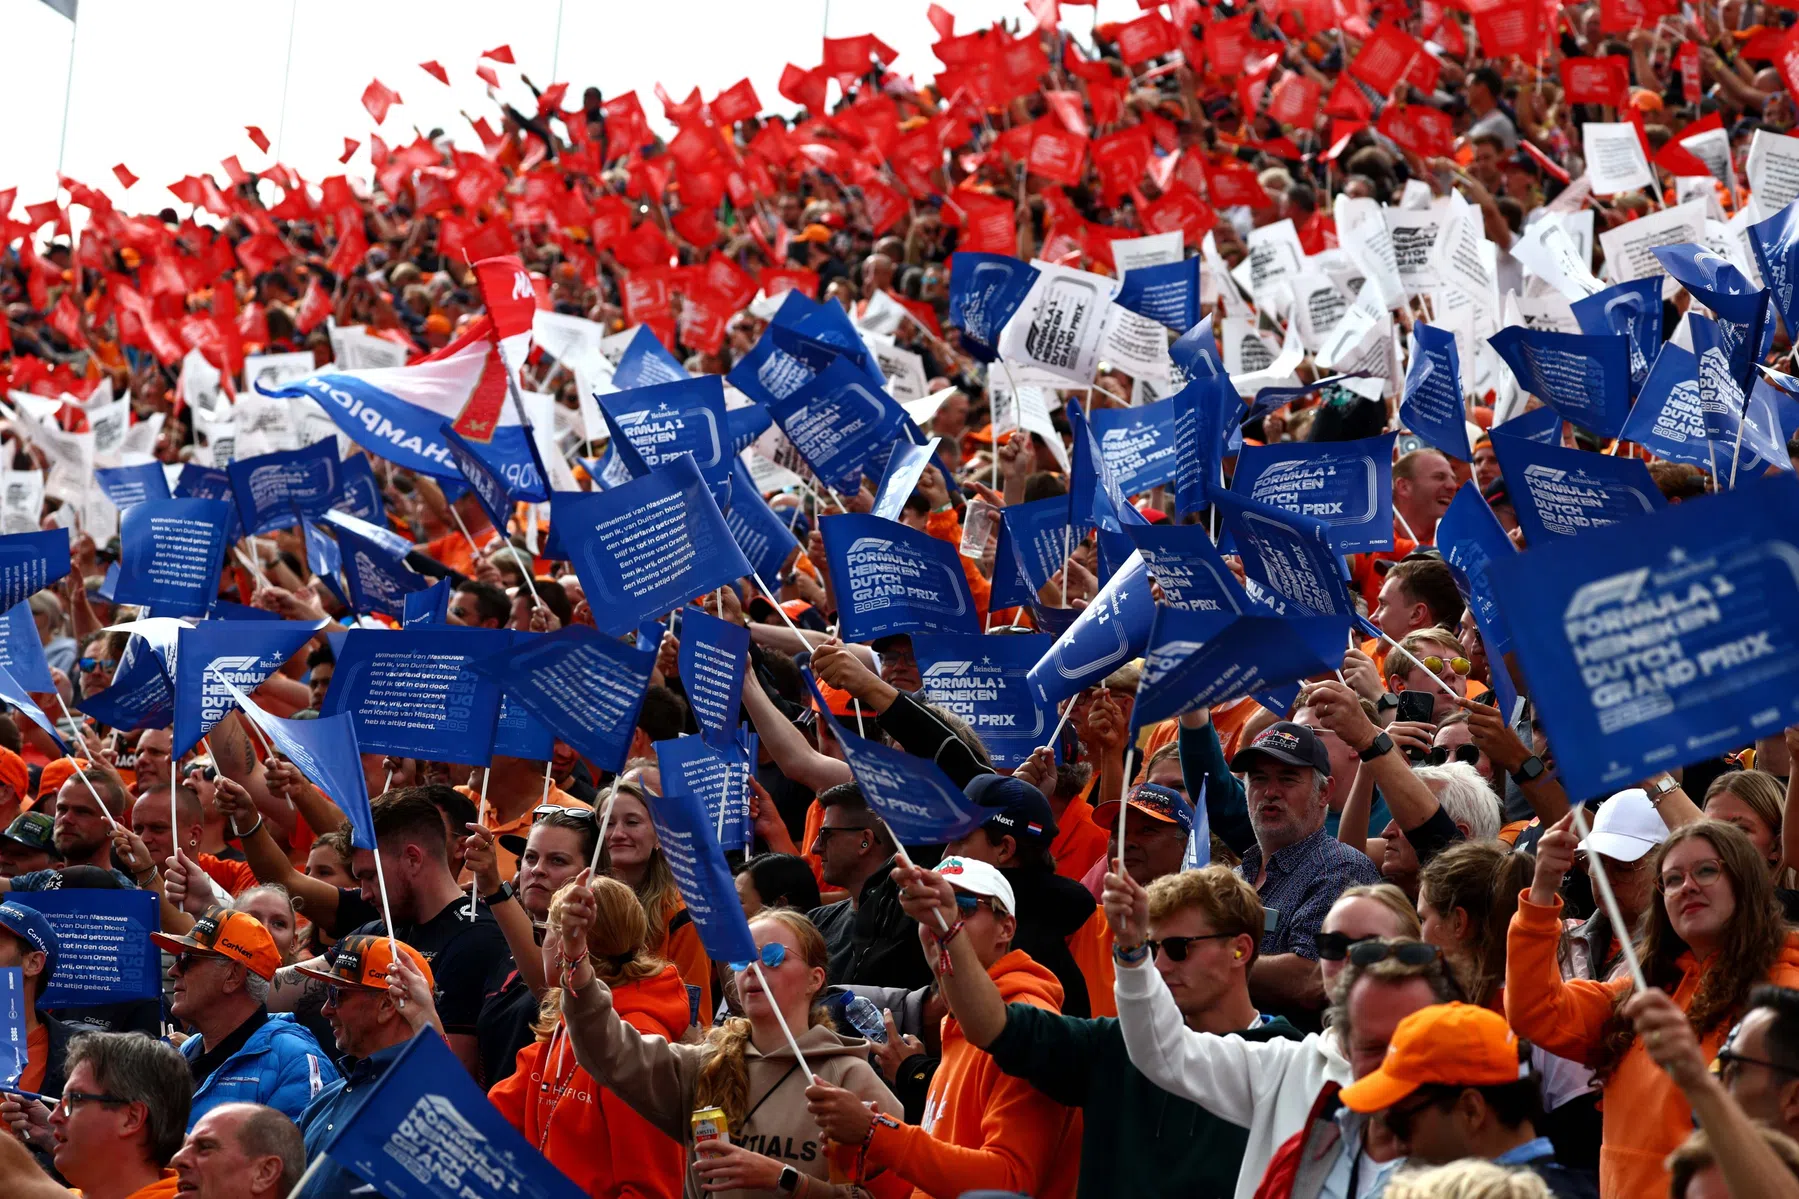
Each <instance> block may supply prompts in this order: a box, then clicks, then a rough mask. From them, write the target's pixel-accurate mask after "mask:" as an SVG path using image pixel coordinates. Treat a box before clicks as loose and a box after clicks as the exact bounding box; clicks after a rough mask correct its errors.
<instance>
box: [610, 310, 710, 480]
mask: <svg viewBox="0 0 1799 1199" xmlns="http://www.w3.org/2000/svg"><path fill="white" fill-rule="evenodd" d="M652 340H654V339H652ZM598 402H599V404H600V406H601V407H602V408H603V409H604V410H605V412H606V415H607V417H608V418H609V420H610V422H611V424H612V427H613V428H614V429H616V430H617V431H618V432H617V436H616V437H615V440H617V439H618V438H619V437H622V439H623V440H624V441H625V442H627V443H628V444H629V446H630V448H631V449H632V450H635V451H636V454H637V457H638V459H639V460H640V461H641V462H642V463H643V464H644V466H645V467H646V468H654V467H658V466H661V465H662V464H663V463H665V462H667V461H669V460H670V459H672V458H675V457H678V456H679V455H681V454H692V455H693V461H694V465H695V466H698V467H699V468H700V474H701V475H703V476H705V479H706V482H707V483H708V484H709V485H710V486H711V487H712V491H713V494H714V495H715V496H717V497H718V498H719V502H720V503H721V504H722V503H724V502H725V501H726V499H727V497H728V496H729V494H730V492H729V490H728V489H729V487H730V480H731V464H732V463H733V462H734V461H735V452H734V451H733V450H732V449H731V430H730V423H729V420H728V419H727V416H726V413H725V381H724V379H723V378H721V377H720V376H718V375H701V376H700V377H699V378H697V379H688V378H685V377H683V378H682V379H681V380H679V381H678V382H673V383H660V384H657V385H655V386H653V387H639V388H637V389H636V390H634V391H625V392H617V393H614V394H612V395H607V396H600V397H598Z"/></svg>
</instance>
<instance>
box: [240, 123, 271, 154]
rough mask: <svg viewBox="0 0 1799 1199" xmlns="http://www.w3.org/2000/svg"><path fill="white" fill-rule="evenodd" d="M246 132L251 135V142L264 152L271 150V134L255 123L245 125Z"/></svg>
mask: <svg viewBox="0 0 1799 1199" xmlns="http://www.w3.org/2000/svg"><path fill="white" fill-rule="evenodd" d="M244 132H245V133H247V134H249V135H250V144H251V145H253V146H255V147H256V148H257V149H258V150H261V151H262V152H263V153H264V154H267V153H268V152H269V135H268V134H266V133H264V132H263V131H262V130H260V129H258V128H257V127H256V126H254V125H245V126H244Z"/></svg>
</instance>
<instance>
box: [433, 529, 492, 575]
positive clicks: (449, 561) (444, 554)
mask: <svg viewBox="0 0 1799 1199" xmlns="http://www.w3.org/2000/svg"><path fill="white" fill-rule="evenodd" d="M469 533H470V534H471V535H472V536H473V537H474V539H475V544H476V545H478V546H480V547H481V549H482V551H483V552H485V551H486V550H487V547H488V546H490V545H492V544H493V543H494V542H496V541H498V540H499V539H500V535H499V534H498V533H496V532H494V528H493V526H492V525H488V526H486V527H485V528H482V529H470V530H469ZM424 549H425V553H426V554H427V555H429V556H430V557H432V558H435V559H437V561H439V562H442V563H443V564H444V565H445V566H447V567H449V568H450V569H451V570H454V571H457V572H458V573H460V574H465V575H468V576H469V577H471V578H473V577H474V574H475V552H474V550H472V549H470V548H469V543H468V538H467V537H464V536H463V535H462V530H461V529H455V530H453V531H451V532H449V533H445V534H444V535H443V536H442V537H439V538H438V539H437V540H435V541H427V542H426V543H425V546H424Z"/></svg>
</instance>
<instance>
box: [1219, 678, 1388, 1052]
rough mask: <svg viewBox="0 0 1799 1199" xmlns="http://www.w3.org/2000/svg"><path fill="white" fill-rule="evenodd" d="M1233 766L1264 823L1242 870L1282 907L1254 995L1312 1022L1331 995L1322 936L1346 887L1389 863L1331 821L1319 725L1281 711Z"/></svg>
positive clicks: (1256, 968) (1258, 967) (1268, 901)
mask: <svg viewBox="0 0 1799 1199" xmlns="http://www.w3.org/2000/svg"><path fill="white" fill-rule="evenodd" d="M1344 690H1345V692H1347V690H1348V689H1347V688H1345V689H1344ZM1352 698H1353V697H1352ZM1359 711H1360V709H1359V708H1358V713H1359ZM1231 769H1232V770H1233V771H1235V772H1237V773H1239V774H1243V775H1244V776H1245V788H1244V791H1245V799H1246V800H1247V802H1248V805H1249V823H1250V827H1251V829H1252V830H1253V831H1254V833H1255V844H1253V845H1251V846H1249V847H1248V848H1247V849H1245V850H1244V852H1243V862H1242V865H1240V866H1239V867H1238V868H1237V872H1238V873H1239V874H1241V875H1242V876H1243V878H1244V880H1245V881H1247V882H1248V883H1249V884H1250V885H1251V886H1253V887H1254V888H1255V889H1256V893H1257V894H1258V895H1259V896H1260V897H1261V900H1262V906H1263V907H1264V908H1269V909H1273V911H1274V912H1275V913H1277V915H1276V919H1275V923H1274V927H1273V928H1271V929H1268V930H1267V931H1265V932H1264V933H1263V934H1262V944H1261V947H1260V951H1259V953H1258V957H1257V960H1256V962H1255V964H1254V965H1253V966H1251V967H1250V972H1249V994H1250V998H1251V999H1253V1000H1254V1001H1255V1003H1256V1006H1257V1007H1259V1008H1262V1009H1263V1010H1265V1011H1266V1010H1270V1009H1272V1010H1273V1011H1275V1012H1277V1013H1279V1014H1281V1015H1285V1016H1289V1017H1290V1018H1291V1017H1295V1016H1297V1017H1299V1018H1301V1019H1303V1020H1304V1021H1305V1024H1306V1025H1307V1026H1308V1027H1313V1026H1316V1024H1317V1013H1318V1012H1320V1011H1321V1010H1323V1008H1324V1000H1325V996H1324V980H1323V978H1322V976H1321V975H1320V973H1319V969H1318V950H1317V947H1316V945H1315V944H1314V938H1315V937H1316V936H1317V935H1318V931H1319V929H1320V928H1321V927H1323V924H1324V916H1325V913H1326V912H1328V911H1330V906H1331V904H1333V903H1335V902H1336V900H1337V896H1338V895H1340V894H1342V893H1343V891H1344V889H1345V888H1348V887H1353V886H1356V885H1358V884H1362V883H1375V882H1379V881H1380V872H1379V871H1378V870H1376V869H1375V868H1374V863H1373V862H1371V861H1369V860H1368V857H1367V855H1366V854H1363V853H1360V852H1358V851H1357V850H1354V849H1351V848H1350V847H1349V846H1347V845H1344V844H1343V843H1342V842H1340V841H1338V840H1336V839H1335V838H1333V837H1332V836H1331V835H1330V833H1329V832H1327V831H1326V830H1325V827H1324V817H1325V812H1326V810H1327V808H1328V807H1329V799H1328V786H1329V782H1330V772H1331V764H1330V755H1329V754H1328V752H1327V751H1326V750H1325V747H1324V743H1323V742H1322V741H1320V740H1319V739H1318V735H1317V734H1316V733H1314V732H1313V731H1312V730H1311V729H1310V728H1308V727H1307V726H1305V725H1303V724H1294V723H1293V722H1291V721H1287V720H1279V721H1276V722H1275V723H1273V724H1271V725H1269V726H1268V727H1267V728H1265V729H1263V730H1262V731H1261V732H1260V733H1259V734H1257V735H1256V739H1255V740H1254V741H1252V742H1251V743H1250V744H1249V745H1247V746H1245V747H1244V748H1243V749H1240V750H1238V751H1237V755H1236V757H1234V758H1232V759H1231Z"/></svg>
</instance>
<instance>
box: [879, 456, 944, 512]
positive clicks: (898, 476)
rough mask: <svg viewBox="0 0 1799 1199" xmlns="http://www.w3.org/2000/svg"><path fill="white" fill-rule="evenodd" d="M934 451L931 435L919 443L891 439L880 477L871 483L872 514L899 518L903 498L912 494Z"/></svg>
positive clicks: (904, 503)
mask: <svg viewBox="0 0 1799 1199" xmlns="http://www.w3.org/2000/svg"><path fill="white" fill-rule="evenodd" d="M936 452H937V439H936V438H935V437H933V438H931V440H930V441H929V442H927V443H925V444H922V445H913V444H912V443H911V442H907V441H896V442H894V443H893V452H892V453H891V454H889V455H888V457H887V468H886V469H885V470H883V471H882V472H881V481H880V483H879V484H877V485H876V486H875V503H874V510H873V511H874V514H875V515H876V516H879V517H883V518H884V519H886V520H898V519H899V518H900V513H901V512H903V511H904V510H905V507H906V501H907V500H908V499H910V498H912V491H913V489H914V488H916V487H917V486H918V480H919V479H920V478H922V477H923V476H924V472H925V471H926V469H928V468H929V467H930V465H931V458H932V456H933V455H935V454H936Z"/></svg>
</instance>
